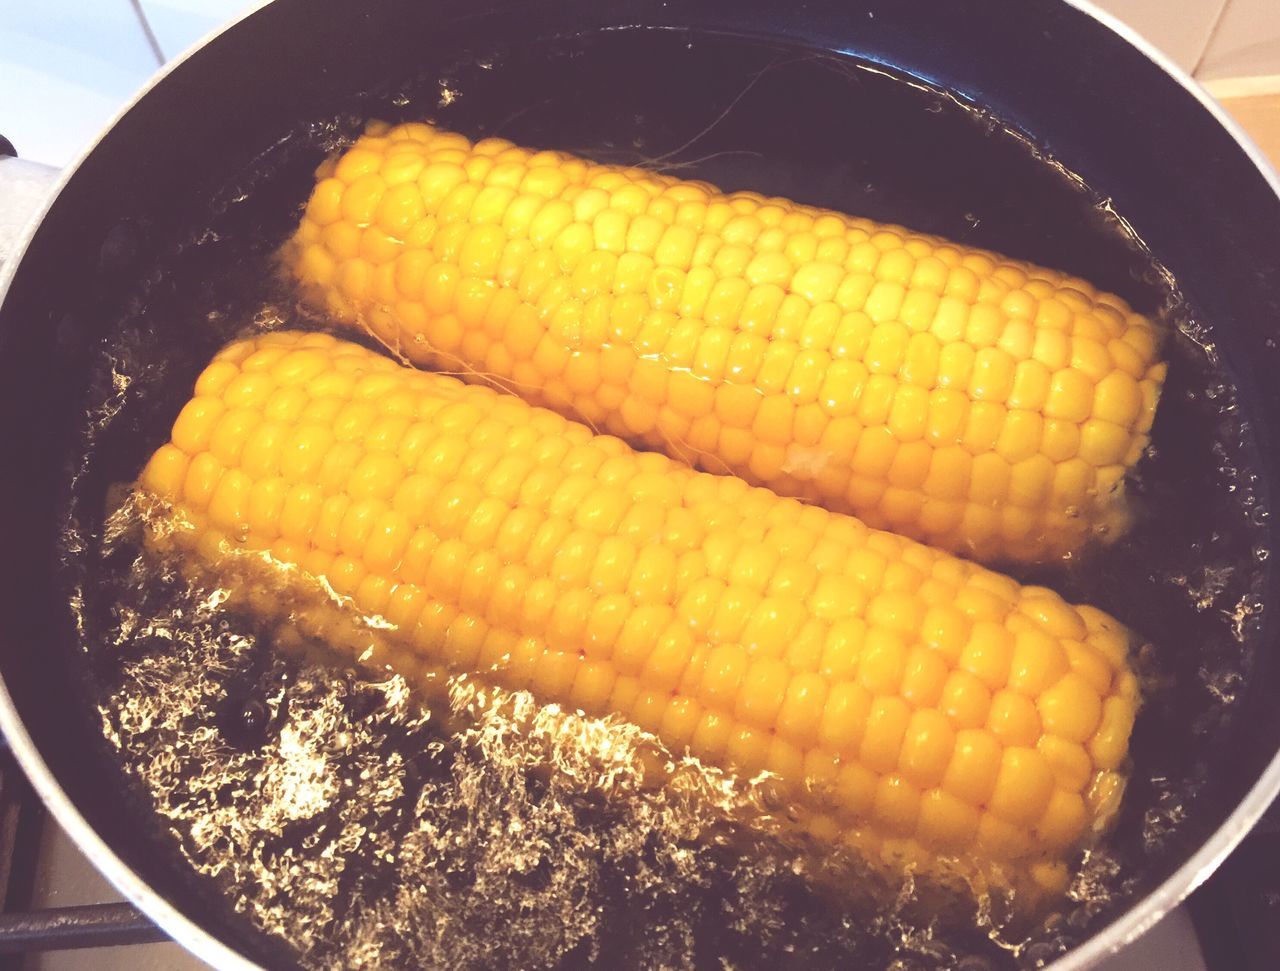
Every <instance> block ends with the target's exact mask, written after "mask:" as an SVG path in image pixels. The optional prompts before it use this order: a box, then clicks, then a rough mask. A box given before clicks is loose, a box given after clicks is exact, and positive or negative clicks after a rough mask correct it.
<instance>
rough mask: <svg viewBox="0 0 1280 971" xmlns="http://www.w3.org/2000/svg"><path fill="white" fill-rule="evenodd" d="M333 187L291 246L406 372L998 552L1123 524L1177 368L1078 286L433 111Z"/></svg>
mask: <svg viewBox="0 0 1280 971" xmlns="http://www.w3.org/2000/svg"><path fill="white" fill-rule="evenodd" d="M319 177H320V181H319V183H318V184H317V185H316V187H315V190H314V192H313V193H312V196H311V200H310V202H309V203H308V205H307V208H306V213H305V215H304V217H303V219H302V223H301V225H300V226H299V228H298V231H297V233H296V235H295V236H294V238H293V239H292V241H291V242H290V243H289V245H288V246H287V247H286V249H285V257H286V262H287V263H288V265H289V266H290V267H291V269H292V272H293V273H294V274H295V275H296V277H297V278H298V279H299V280H300V281H301V282H302V283H303V284H304V291H305V292H308V293H309V294H311V295H312V297H313V298H315V299H316V300H317V301H318V302H322V303H324V304H326V305H327V309H328V310H329V311H330V312H331V313H332V314H334V315H335V316H336V317H337V318H338V319H340V320H342V321H345V322H348V323H357V324H359V325H361V326H364V327H365V328H367V329H369V330H371V331H372V332H373V333H374V334H376V335H377V336H378V338H379V339H381V340H382V341H383V342H385V343H386V344H387V345H388V346H389V347H392V348H394V349H396V350H397V351H398V352H400V353H401V354H403V355H404V356H406V357H407V358H408V359H409V360H410V361H412V362H413V363H415V364H420V365H430V366H433V367H437V368H441V369H445V370H450V371H457V372H460V373H461V374H462V375H463V376H464V377H468V376H471V377H482V378H491V379H495V380H497V381H498V382H500V383H503V384H505V385H506V386H508V387H510V388H513V389H514V390H515V391H516V392H517V393H519V394H521V395H524V396H526V397H530V398H531V399H532V400H533V401H534V402H535V403H538V404H543V405H546V406H548V407H551V408H554V409H555V410H557V411H560V412H561V413H563V414H566V415H568V416H570V417H575V418H579V419H581V420H584V421H586V422H588V423H589V424H591V425H593V426H594V427H596V428H597V429H600V430H608V431H610V432H612V433H614V434H616V435H619V436H622V437H623V438H626V439H629V440H631V441H633V442H636V443H643V444H645V445H648V446H651V447H655V448H660V449H665V450H667V451H668V452H669V453H670V454H672V455H673V456H675V457H679V458H683V459H686V460H689V461H691V462H694V463H696V464H698V465H700V466H701V467H703V468H707V469H709V470H711V471H725V470H728V471H732V472H734V473H736V474H738V475H741V476H743V477H744V478H746V479H748V480H749V481H751V482H755V483H758V484H762V485H767V486H769V487H770V488H772V489H773V490H774V491H776V492H779V493H781V494H783V495H788V496H799V497H801V498H805V499H809V500H815V501H817V502H819V503H821V504H823V505H825V506H827V507H828V508H831V509H834V510H836V511H841V512H850V513H853V514H854V515H857V516H859V517H860V518H862V519H863V520H864V521H866V522H867V523H868V524H870V525H873V526H877V527H881V528H885V529H892V530H894V531H895V532H900V533H903V534H906V535H909V536H912V537H914V538H917V539H920V540H923V541H925V542H927V543H930V544H932V545H935V546H940V547H943V548H945V549H949V550H952V551H955V552H960V553H964V554H966V555H969V556H971V557H973V558H976V559H979V560H983V561H992V560H1022V561H1034V560H1041V559H1047V558H1055V557H1058V556H1061V555H1062V554H1064V553H1068V552H1072V551H1075V550H1077V549H1079V548H1080V547H1081V545H1082V544H1083V543H1085V542H1086V541H1087V540H1088V539H1089V538H1090V537H1091V536H1099V535H1101V536H1104V538H1114V537H1115V536H1117V535H1119V534H1120V533H1121V532H1123V530H1124V528H1125V527H1126V525H1127V519H1128V517H1127V513H1126V509H1125V504H1124V500H1123V479H1124V476H1125V472H1126V470H1127V469H1128V468H1129V467H1131V466H1132V465H1133V464H1134V463H1135V462H1136V461H1137V460H1138V458H1139V456H1140V455H1141V453H1142V451H1143V449H1144V448H1145V447H1146V444H1147V440H1148V432H1149V430H1150V428H1151V422H1152V417H1153V415H1154V412H1155V407H1156V400H1157V397H1158V394H1159V390H1160V386H1161V382H1162V380H1163V377H1164V372H1165V365H1164V364H1162V363H1160V362H1159V361H1158V360H1157V358H1156V336H1157V335H1156V331H1155V329H1154V328H1153V326H1152V325H1151V323H1150V322H1149V321H1148V320H1146V319H1145V318H1143V317H1141V316H1139V315H1137V314H1134V313H1133V312H1132V311H1131V310H1130V308H1129V307H1128V306H1127V305H1126V304H1125V303H1124V302H1123V301H1122V300H1121V299H1119V298H1118V297H1115V296H1112V295H1110V294H1107V293H1099V292H1097V291H1095V290H1094V288H1093V287H1091V286H1090V285H1089V284H1088V283H1086V282H1085V281H1083V280H1079V279H1074V278H1071V277H1068V276H1066V275H1064V274H1061V273H1058V272H1055V271H1053V270H1046V269H1042V268H1039V267H1035V266H1031V265H1029V264H1026V263H1020V262H1017V261H1014V260H1010V259H1006V258H1005V257H1002V256H998V255H996V254H994V253H987V252H983V251H980V250H975V249H969V248H965V247H961V246H957V245H952V244H950V243H947V242H946V241H944V240H941V239H937V238H934V237H929V236H923V235H920V234H917V233H912V232H910V231H908V230H905V229H902V228H900V227H896V226H884V225H878V224H875V223H872V222H869V221H867V220H863V219H853V218H850V217H848V216H844V215H840V214H837V213H833V212H827V211H824V210H820V209H814V208H810V207H806V206H799V205H796V204H794V203H792V202H789V201H787V200H784V199H766V198H764V197H762V196H759V195H756V194H754V193H749V192H739V193H735V194H733V195H722V194H720V193H719V192H718V191H717V190H716V189H715V188H714V187H712V186H710V185H707V184H705V183H696V182H682V181H678V180H675V179H672V178H668V177H665V176H661V175H656V174H654V173H652V172H648V171H643V170H640V169H634V168H632V169H628V168H621V167H618V166H608V165H595V164H593V163H590V162H586V161H583V160H580V159H575V158H572V157H570V156H568V155H564V154H561V153H556V152H538V153H534V152H531V151H528V150H526V149H522V148H517V147H515V146H513V145H511V144H510V143H509V142H505V141H501V140H498V139H486V140H484V141H481V142H479V143H477V144H475V145H472V144H471V143H470V142H469V141H468V140H467V139H465V138H463V137H462V136H460V135H455V134H450V133H446V132H440V131H437V130H435V129H433V128H431V127H429V126H427V125H421V124H412V125H401V126H399V127H396V128H388V127H387V126H386V125H382V124H373V125H370V127H369V130H368V133H367V134H366V135H365V136H364V137H362V138H361V139H360V140H359V141H357V143H356V144H355V146H354V147H352V148H351V149H350V150H349V151H347V152H346V153H345V154H344V155H342V156H341V157H340V158H337V159H334V160H330V161H329V162H327V163H325V164H324V165H323V166H322V167H321V169H320V171H319Z"/></svg>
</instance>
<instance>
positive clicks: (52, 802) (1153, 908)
mask: <svg viewBox="0 0 1280 971" xmlns="http://www.w3.org/2000/svg"><path fill="white" fill-rule="evenodd" d="M270 2H271V0H255V2H254V3H253V4H252V6H251V7H249V8H248V9H246V10H245V11H243V12H242V13H241V14H240V15H239V16H237V17H235V18H234V19H232V20H229V21H228V22H227V23H225V24H223V25H222V26H221V27H219V28H217V29H215V30H214V31H212V32H211V33H209V34H208V35H206V36H205V37H203V38H202V39H201V40H199V41H197V42H196V43H195V44H193V45H192V46H191V47H189V48H187V50H185V51H183V52H182V53H181V54H179V55H178V56H176V57H174V58H173V59H172V60H170V61H169V62H168V63H167V64H165V65H164V66H163V67H162V68H161V69H160V70H159V71H157V72H156V73H155V74H154V75H153V76H152V77H151V79H150V80H149V81H148V82H147V83H146V84H144V85H143V87H142V88H140V89H139V90H138V91H137V92H136V93H135V94H134V95H133V97H131V98H130V99H129V100H128V101H127V102H126V103H125V104H124V105H123V106H122V107H121V108H120V110H119V111H118V112H116V114H115V115H114V116H113V117H112V118H111V120H110V121H109V122H108V123H107V124H106V125H105V126H104V127H103V128H102V130H101V131H100V132H99V134H98V136H97V137H96V138H94V139H93V140H92V141H91V142H90V143H89V144H88V145H87V146H86V147H85V149H84V150H83V151H82V152H81V153H80V154H79V155H78V156H77V157H76V158H75V159H74V160H73V161H72V162H71V163H70V164H69V165H68V166H67V167H66V169H64V170H63V172H62V174H61V176H60V177H59V178H58V179H57V181H56V182H55V184H54V185H53V188H52V191H51V192H50V194H49V196H48V198H47V199H46V200H45V201H44V204H43V205H42V206H40V207H39V208H38V210H37V212H36V213H35V215H34V216H33V218H32V220H31V221H30V222H29V223H28V224H27V226H26V228H25V230H24V231H23V232H22V233H21V234H20V236H19V238H18V240H17V241H16V243H15V245H14V248H13V251H12V257H11V258H10V259H9V261H8V262H7V263H5V264H3V265H0V303H3V300H4V295H5V294H6V293H7V292H8V289H9V285H10V283H11V282H12V280H13V277H14V276H15V274H16V272H17V267H18V265H19V264H20V262H21V260H22V256H23V254H24V253H25V251H26V249H27V246H28V245H29V244H30V242H31V240H32V239H33V238H34V236H35V234H36V232H37V230H38V229H39V227H40V224H41V223H42V222H43V220H44V217H45V215H46V214H47V212H48V210H49V208H50V207H51V206H52V204H53V202H54V200H55V199H56V198H57V197H58V195H59V194H60V193H61V192H62V189H63V187H64V186H65V185H66V184H67V183H68V182H69V181H70V180H71V179H72V178H73V177H74V176H75V173H76V172H77V170H78V169H79V168H80V166H81V164H83V162H84V161H85V160H86V159H87V158H88V157H89V156H90V155H92V154H93V153H94V152H95V151H96V150H97V147H98V145H99V143H100V142H101V141H102V139H103V138H104V137H105V136H106V134H107V133H108V132H110V131H111V130H112V129H113V128H115V126H116V124H117V123H118V122H119V121H120V119H121V118H122V117H123V116H124V115H126V114H127V113H128V112H129V111H131V110H132V109H133V107H134V106H135V105H136V104H137V103H138V102H139V101H140V100H141V99H142V98H143V97H144V96H145V95H146V94H148V93H149V92H150V91H151V90H152V89H153V88H155V87H156V86H157V85H158V84H160V83H161V82H162V81H164V80H165V79H166V78H167V77H168V76H169V75H170V74H171V73H173V72H174V71H176V70H178V69H179V68H180V67H181V66H182V65H183V64H184V63H185V62H186V61H187V60H188V59H190V58H191V57H192V56H193V55H194V54H196V53H198V52H199V51H201V50H202V49H203V48H204V47H205V46H207V45H208V44H209V43H210V42H211V41H213V40H214V39H215V38H217V37H219V36H221V35H222V34H224V33H226V32H227V31H228V30H230V29H231V28H233V27H235V26H236V25H237V24H239V23H240V22H241V21H243V20H246V19H248V18H249V17H251V16H253V15H254V14H255V13H257V12H258V11H259V10H261V9H262V8H263V7H265V6H267V5H268V4H269V3H270ZM1061 2H1063V3H1066V4H1067V5H1068V6H1071V7H1074V8H1075V9H1077V10H1079V11H1080V12H1081V13H1083V14H1085V15H1087V16H1089V17H1091V18H1093V19H1094V20H1095V21H1097V22H1098V23H1099V24H1100V25H1101V26H1103V27H1104V28H1106V29H1108V30H1110V31H1112V32H1113V33H1115V34H1117V35H1118V36H1119V37H1120V38H1121V39H1122V40H1124V41H1125V42H1126V43H1127V44H1128V45H1129V46H1130V47H1132V48H1134V49H1135V50H1136V51H1137V52H1138V53H1140V54H1142V55H1143V56H1144V57H1146V58H1147V59H1148V60H1149V61H1151V62H1152V63H1153V64H1154V65H1155V66H1156V67H1158V68H1159V69H1160V70H1161V71H1162V72H1164V74H1166V75H1167V76H1168V77H1169V78H1170V79H1171V80H1173V81H1174V82H1175V83H1176V84H1178V85H1179V86H1180V87H1182V88H1183V90H1185V91H1186V92H1187V93H1188V94H1190V95H1191V96H1192V97H1193V98H1195V99H1196V100H1197V101H1198V102H1199V103H1200V105H1201V107H1202V108H1204V109H1205V111H1207V112H1208V113H1209V114H1210V115H1211V116H1212V117H1213V119H1214V120H1215V121H1216V122H1217V123H1218V124H1219V125H1220V126H1221V127H1222V128H1223V129H1224V130H1225V131H1226V132H1227V133H1228V134H1229V135H1230V136H1231V138H1232V139H1233V140H1234V141H1235V142H1236V144H1237V145H1238V146H1239V147H1240V149H1241V150H1242V151H1243V152H1244V154H1245V155H1246V156H1247V157H1248V159H1249V160H1250V162H1252V163H1253V165H1254V167H1255V168H1257V170H1258V172H1259V173H1260V174H1261V175H1262V177H1263V179H1264V181H1265V182H1266V183H1267V185H1268V186H1269V187H1270V189H1271V191H1272V192H1273V193H1275V195H1276V197H1277V199H1280V174H1277V172H1276V170H1275V169H1274V168H1273V167H1272V166H1271V164H1270V163H1269V162H1268V160H1267V159H1266V157H1265V156H1264V155H1263V154H1262V151H1261V149H1260V148H1259V147H1258V146H1257V144H1256V143H1255V142H1254V141H1253V140H1252V139H1251V138H1250V137H1249V136H1248V135H1247V134H1246V133H1245V132H1244V130H1243V129H1242V128H1241V127H1240V125H1239V124H1238V123H1237V122H1236V121H1235V119H1233V118H1232V117H1231V116H1230V115H1228V114H1227V112H1226V110H1225V109H1224V108H1223V107H1222V106H1221V105H1220V104H1219V103H1218V102H1217V101H1216V100H1215V99H1214V98H1213V97H1211V96H1210V95H1209V93H1208V92H1207V91H1206V90H1205V89H1204V88H1203V87H1202V86H1201V85H1200V84H1199V83H1198V82H1196V81H1195V80H1194V79H1193V78H1192V77H1191V76H1190V75H1189V74H1187V72H1186V71H1184V70H1183V69H1182V68H1181V67H1179V66H1178V65H1177V64H1175V63H1174V62H1173V61H1172V60H1171V59H1170V58H1169V57H1168V56H1167V55H1165V54H1164V53H1162V52H1161V51H1159V50H1158V49H1157V48H1156V47H1155V46H1154V45H1153V44H1152V43H1151V42H1150V41H1148V40H1147V39H1146V38H1145V37H1143V36H1142V35H1141V34H1139V33H1138V32H1137V31H1136V30H1134V29H1133V28H1132V27H1130V26H1129V25H1128V24H1126V23H1124V22H1122V21H1121V20H1119V19H1118V18H1117V17H1115V16H1114V15H1112V14H1110V13H1108V12H1107V11H1105V10H1101V9H1099V8H1098V7H1097V6H1095V5H1094V3H1093V2H1092V0H1061ZM0 731H3V734H4V737H5V738H6V739H7V740H8V742H9V746H10V748H11V749H12V751H13V753H14V756H15V757H16V758H17V760H18V763H19V764H20V765H21V766H22V769H23V771H24V772H26V774H27V777H28V779H30V781H31V784H32V787H33V788H34V789H35V791H36V793H37V795H39V797H40V799H41V801H42V802H43V803H44V804H45V806H46V807H47V808H48V809H49V811H50V812H51V813H52V814H53V817H54V819H55V820H56V821H57V822H58V824H59V825H60V826H61V827H62V828H63V829H64V830H65V831H66V832H67V834H68V835H69V836H70V837H71V838H72V840H73V841H74V842H75V843H76V845H77V846H78V847H79V848H80V849H81V851H82V852H84V854H85V855H86V856H87V857H88V858H89V859H90V860H91V861H92V862H93V864H94V866H95V867H97V868H98V870H99V871H100V872H101V873H102V874H103V876H105V877H106V878H107V879H108V880H109V881H110V882H111V884H112V885H113V886H115V888H116V889H117V890H119V891H120V892H121V893H122V894H124V895H125V897H127V898H128V899H129V900H130V901H131V902H132V903H134V904H135V905H136V906H137V907H138V908H139V909H141V910H142V911H143V912H144V913H145V914H147V916H149V917H150V918H151V919H152V920H154V921H155V922H156V924H157V925H159V927H160V928H161V929H163V930H164V931H165V932H166V933H167V934H168V935H169V936H170V937H171V938H173V940H174V941H176V942H177V943H178V944H180V945H182V947H184V948H185V949H186V950H187V951H189V952H190V953H191V954H193V955H195V956H196V957H198V958H200V959H201V960H203V961H206V962H208V963H209V964H211V965H213V966H214V967H217V968H225V969H232V971H261V966H260V965H258V964H255V963H254V962H252V961H250V960H249V959H247V958H246V957H244V956H243V955H242V954H240V953H238V952H237V951H236V950H234V949H233V948H232V947H231V946H230V945H228V944H225V943H224V942H223V941H221V940H219V939H218V938H217V937H215V936H214V935H213V934H211V933H210V932H208V931H207V930H205V929H204V928H203V927H201V926H200V925H198V924H197V923H196V922H195V921H194V920H192V919H191V918H190V917H188V916H187V915H186V914H185V913H183V912H182V911H180V910H179V909H178V908H177V907H175V906H174V905H173V904H171V903H170V902H169V901H168V900H166V899H165V898H164V897H162V896H161V895H160V894H159V893H158V892H157V891H156V890H155V889H154V888H153V887H152V886H151V885H150V884H148V883H147V882H146V881H145V880H144V879H143V878H142V877H141V876H139V875H138V874H137V873H136V872H135V871H134V870H133V869H132V868H131V867H130V866H129V865H128V864H126V863H125V862H124V861H123V860H122V859H121V858H120V857H119V856H118V855H117V854H116V852H115V851H114V850H113V849H112V848H111V847H110V846H108V845H107V843H106V842H105V841H104V840H103V839H102V837H101V836H99V835H98V833H97V831H96V830H95V829H94V828H93V827H92V826H90V824H89V822H88V821H87V820H86V819H85V818H84V816H83V815H82V814H81V813H80V811H79V810H78V809H77V808H76V806H75V805H74V804H73V803H72V802H71V800H70V798H69V797H68V796H67V794H66V792H64V791H63V789H62V787H61V785H59V783H58V781H57V779H56V778H55V777H54V775H53V773H52V771H51V770H50V769H49V767H48V765H47V764H46V763H45V761H44V758H43V756H42V755H41V754H40V751H39V749H38V748H37V747H36V744H35V742H34V741H33V740H32V738H31V736H30V734H29V733H28V732H27V730H26V726H25V725H24V724H23V722H22V720H21V718H20V716H19V714H18V710H17V707H16V706H15V705H14V702H13V698H12V697H11V695H10V694H9V689H8V686H7V685H6V684H5V682H4V680H3V677H0ZM1278 793H1280V751H1278V752H1277V753H1276V755H1275V756H1274V757H1273V758H1272V759H1271V761H1270V762H1269V763H1268V764H1267V767H1266V768H1265V769H1264V770H1263V772H1262V773H1261V774H1260V775H1259V777H1258V779H1257V781H1256V782H1255V783H1254V785H1253V787H1252V788H1251V789H1250V790H1249V792H1248V793H1247V794H1246V795H1245V796H1244V798H1243V799H1242V800H1241V801H1240V802H1239V804H1238V805H1237V806H1236V808H1235V809H1234V810H1233V811H1232V812H1231V814H1230V815H1229V816H1228V817H1227V818H1226V820H1225V821H1224V822H1223V823H1222V825H1221V826H1219V827H1218V829H1217V830H1216V831H1214V833H1213V834H1212V835H1211V836H1210V837H1209V838H1208V839H1206V840H1205V841H1204V843H1203V844H1202V845H1201V846H1200V848H1199V849H1198V850H1197V851H1196V852H1195V853H1193V854H1192V855H1191V857H1190V858H1189V859H1187V861H1186V862H1185V863H1183V864H1182V866H1180V867H1179V868H1178V869H1177V870H1175V871H1174V872H1173V873H1172V874H1170V875H1169V876H1168V877H1167V878H1165V880H1164V881H1163V882H1162V883H1161V884H1160V885H1159V886H1157V887H1156V888H1155V889H1153V890H1152V891H1150V892H1149V893H1148V894H1147V895H1146V896H1144V897H1143V898H1141V899H1140V900H1138V901H1135V902H1134V904H1133V905H1132V906H1131V907H1129V909H1128V910H1126V911H1125V912H1124V913H1122V914H1121V915H1120V916H1118V917H1117V918H1116V919H1115V920H1113V921H1112V922H1111V923H1110V924H1108V925H1107V926H1106V927H1104V928H1102V929H1101V930H1100V931H1098V932H1097V933H1095V934H1094V935H1093V936H1091V937H1090V938H1089V939H1087V940H1086V941H1085V942H1083V943H1082V944H1080V945H1079V946H1077V947H1075V948H1073V949H1072V950H1071V951H1070V952H1068V953H1067V954H1066V955H1064V956H1063V957H1061V958H1059V959H1058V960H1057V961H1055V962H1054V963H1053V965H1052V966H1051V968H1052V971H1084V969H1087V968H1091V967H1094V966H1096V965H1097V964H1098V963H1099V962H1100V961H1102V960H1103V959H1104V958H1106V957H1107V956H1108V955H1111V954H1114V953H1116V952H1118V951H1120V950H1121V949H1123V948H1124V947H1125V946H1127V945H1128V944H1130V943H1132V942H1133V941H1135V940H1136V939H1137V938H1139V937H1141V936H1142V935H1143V934H1144V933H1146V932H1147V931H1148V930H1150V929H1151V928H1152V927H1153V926H1154V925H1155V924H1156V923H1157V922H1159V921H1160V919H1161V918H1163V917H1164V916H1165V915H1166V914H1167V913H1168V912H1169V911H1170V910H1172V909H1173V908H1174V907H1176V906H1177V905H1178V904H1179V903H1180V902H1181V901H1182V900H1183V899H1185V898H1186V897H1187V896H1188V895H1189V894H1190V893H1191V892H1192V891H1193V890H1195V889H1196V888H1197V887H1199V886H1200V884H1202V883H1203V882H1204V881H1205V880H1206V879H1208V877H1209V876H1210V875H1211V874H1212V873H1213V872H1214V870H1216V869H1217V868H1218V866H1220V865H1221V863H1222V862H1223V860H1225V859H1226V858H1227V856H1229V855H1230V854H1231V852H1232V851H1233V850H1234V849H1235V848H1236V847H1237V846H1238V845H1239V843H1240V842H1241V840H1243V839H1244V837H1245V836H1246V835H1247V834H1248V833H1249V831H1250V830H1251V829H1252V828H1253V826H1254V824H1255V823H1256V822H1257V821H1258V819H1259V818H1260V817H1261V816H1262V814H1263V813H1264V812H1265V811H1266V810H1267V807H1268V806H1270V805H1271V802H1272V801H1273V799H1274V798H1275V797H1276V795H1277V794H1278Z"/></svg>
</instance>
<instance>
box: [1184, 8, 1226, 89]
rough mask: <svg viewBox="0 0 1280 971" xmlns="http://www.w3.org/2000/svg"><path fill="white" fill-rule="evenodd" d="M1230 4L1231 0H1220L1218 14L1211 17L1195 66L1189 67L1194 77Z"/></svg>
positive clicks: (1202, 64)
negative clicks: (1211, 20) (1210, 23)
mask: <svg viewBox="0 0 1280 971" xmlns="http://www.w3.org/2000/svg"><path fill="white" fill-rule="evenodd" d="M1230 6H1231V0H1222V7H1221V8H1219V10H1218V16H1216V17H1214V18H1213V24H1212V25H1211V26H1210V27H1209V35H1208V36H1207V37H1205V39H1204V47H1203V48H1201V50H1200V56H1199V57H1197V58H1196V63H1195V66H1194V67H1192V68H1191V71H1190V74H1191V76H1192V77H1193V78H1194V77H1195V76H1196V75H1197V74H1199V73H1200V68H1202V67H1204V59H1205V58H1206V57H1208V56H1209V48H1210V47H1212V46H1213V42H1214V40H1215V39H1216V38H1217V36H1218V31H1219V30H1220V29H1221V27H1222V21H1223V20H1224V19H1225V18H1226V16H1227V8H1228V7H1230Z"/></svg>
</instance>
